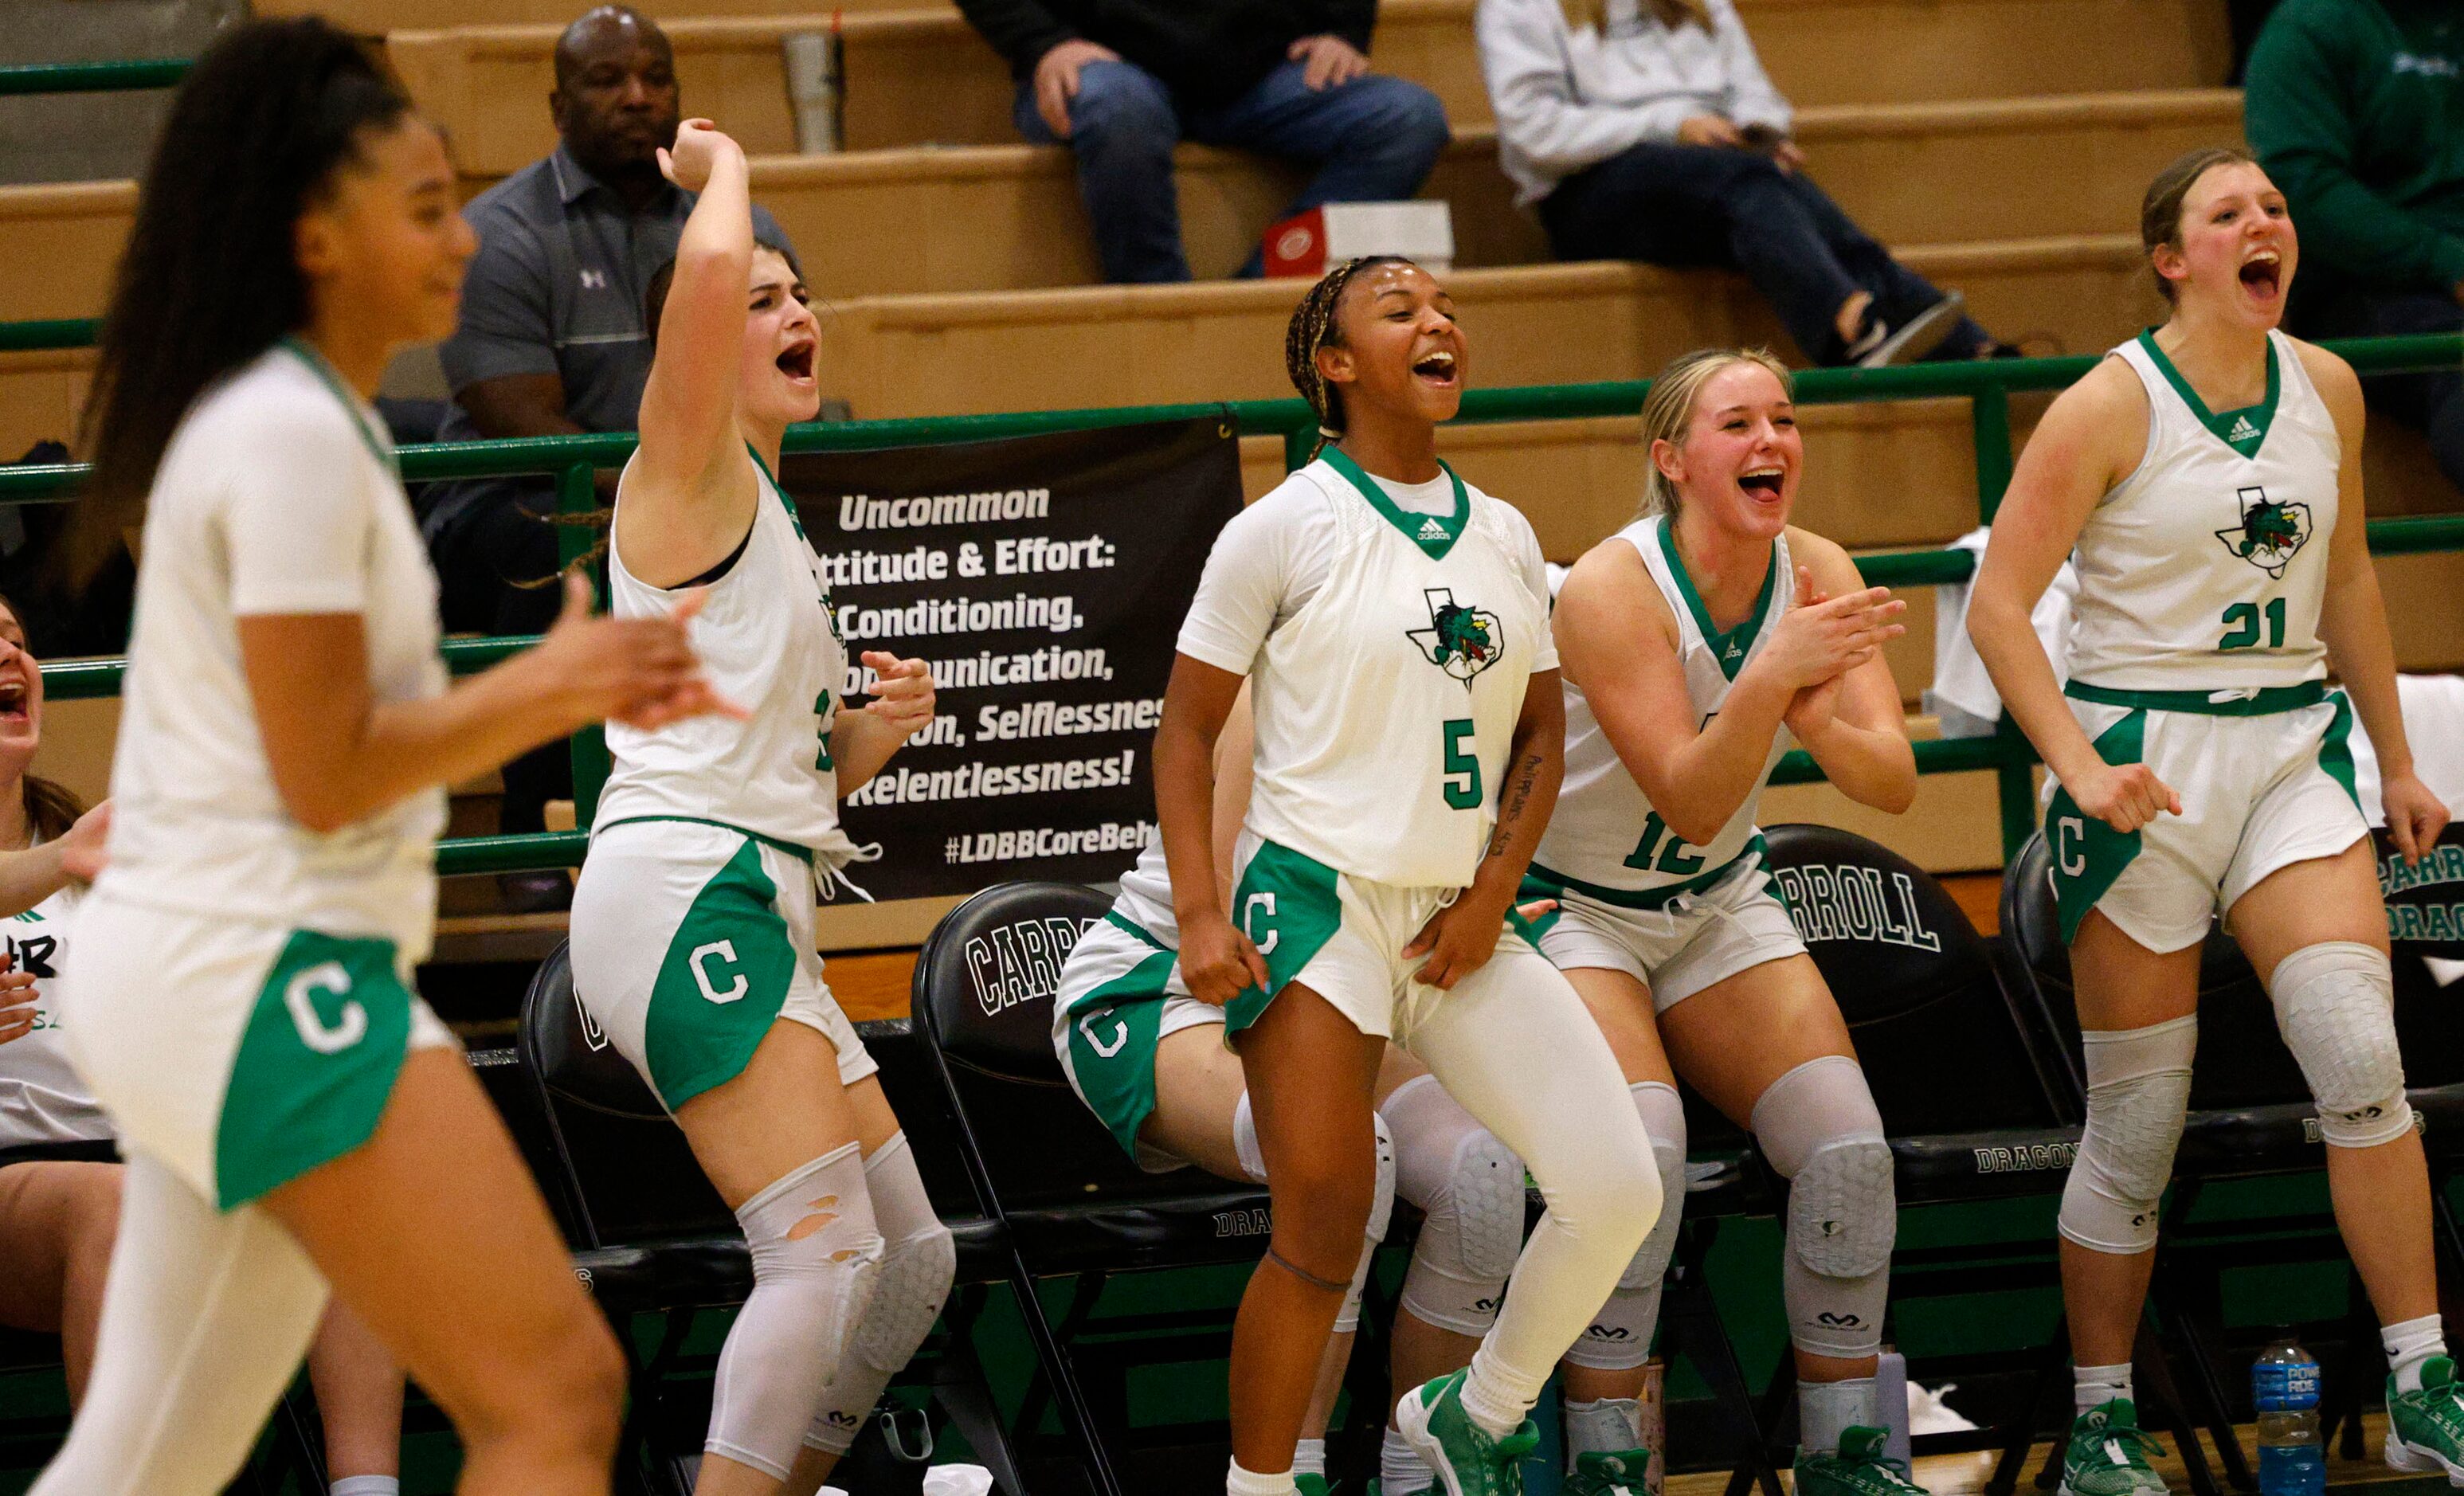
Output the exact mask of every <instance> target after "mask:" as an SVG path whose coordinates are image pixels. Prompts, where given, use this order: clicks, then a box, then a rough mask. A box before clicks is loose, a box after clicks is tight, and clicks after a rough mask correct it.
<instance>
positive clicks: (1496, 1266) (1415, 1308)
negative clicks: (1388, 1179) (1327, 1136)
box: [1379, 1075, 1524, 1335]
mask: <svg viewBox="0 0 2464 1496" xmlns="http://www.w3.org/2000/svg"><path fill="white" fill-rule="evenodd" d="M1379 1110H1380V1112H1381V1114H1382V1115H1384V1117H1385V1118H1386V1124H1387V1126H1388V1127H1389V1128H1390V1129H1391V1130H1392V1132H1393V1134H1394V1139H1395V1163H1396V1174H1395V1192H1396V1193H1397V1195H1399V1196H1401V1197H1402V1198H1403V1199H1408V1200H1410V1201H1411V1202H1412V1203H1413V1204H1415V1205H1417V1206H1419V1208H1420V1211H1421V1215H1422V1220H1421V1222H1420V1236H1419V1242H1418V1243H1415V1244H1414V1246H1413V1248H1412V1265H1411V1267H1410V1269H1409V1270H1408V1271H1407V1272H1406V1273H1405V1274H1404V1277H1403V1292H1402V1298H1401V1303H1402V1306H1403V1308H1404V1309H1408V1310H1409V1311H1410V1312H1411V1313H1412V1315H1413V1317H1415V1318H1417V1319H1419V1320H1421V1321H1422V1322H1424V1323H1426V1324H1430V1325H1434V1326H1436V1327H1438V1328H1439V1329H1441V1330H1448V1331H1454V1332H1455V1333H1457V1334H1463V1335H1482V1334H1486V1333H1487V1332H1488V1327H1489V1326H1490V1325H1491V1324H1493V1323H1495V1322H1496V1319H1497V1309H1498V1305H1499V1304H1500V1302H1501V1301H1502V1300H1503V1299H1504V1297H1505V1291H1506V1279H1507V1274H1509V1273H1511V1272H1513V1270H1514V1261H1515V1259H1516V1258H1517V1257H1519V1256H1520V1255H1522V1251H1523V1218H1524V1192H1523V1160H1522V1159H1521V1158H1518V1157H1516V1156H1515V1155H1514V1152H1513V1150H1511V1149H1509V1148H1507V1146H1506V1145H1505V1144H1504V1143H1502V1142H1499V1141H1498V1140H1497V1137H1496V1135H1495V1134H1494V1133H1490V1132H1489V1131H1488V1130H1487V1129H1486V1128H1484V1127H1482V1126H1481V1125H1480V1124H1479V1123H1478V1122H1476V1121H1474V1120H1473V1119H1472V1116H1471V1113H1469V1112H1467V1111H1463V1108H1462V1107H1461V1106H1460V1105H1458V1104H1457V1103H1456V1102H1455V1099H1454V1098H1453V1097H1452V1096H1449V1095H1447V1094H1446V1091H1445V1088H1443V1087H1441V1086H1440V1085H1439V1084H1438V1082H1437V1079H1436V1077H1434V1076H1427V1075H1423V1076H1419V1077H1418V1078H1416V1079H1414V1080H1410V1081H1406V1082H1405V1083H1404V1084H1403V1085H1401V1086H1399V1087H1397V1089H1396V1090H1395V1093H1394V1094H1393V1095H1391V1096H1389V1097H1387V1098H1386V1105H1385V1106H1384V1107H1382V1108H1380V1109H1379Z"/></svg>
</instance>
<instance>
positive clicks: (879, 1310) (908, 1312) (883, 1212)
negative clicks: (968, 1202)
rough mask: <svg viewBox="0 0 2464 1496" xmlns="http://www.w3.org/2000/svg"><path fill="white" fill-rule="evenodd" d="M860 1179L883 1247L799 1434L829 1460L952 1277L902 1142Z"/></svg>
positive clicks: (882, 1152) (917, 1341) (879, 1151)
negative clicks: (856, 1316)
mask: <svg viewBox="0 0 2464 1496" xmlns="http://www.w3.org/2000/svg"><path fill="white" fill-rule="evenodd" d="M864 1173H865V1186H866V1188H867V1190H868V1191H869V1194H870V1197H871V1199H872V1213H873V1221H874V1224H875V1225H876V1227H877V1228H878V1229H879V1230H880V1232H881V1234H882V1235H883V1236H884V1237H886V1238H888V1239H889V1244H888V1245H887V1246H886V1247H884V1248H883V1251H882V1257H881V1266H880V1268H879V1269H878V1270H877V1271H876V1272H875V1273H874V1275H873V1283H872V1298H871V1302H870V1303H869V1305H868V1306H867V1307H866V1309H865V1313H864V1317H863V1318H862V1319H861V1320H859V1321H857V1323H856V1328H855V1333H854V1335H853V1336H851V1337H850V1340H849V1343H848V1347H847V1350H846V1351H844V1352H842V1353H840V1355H839V1358H838V1362H837V1364H836V1365H835V1366H833V1367H832V1368H831V1370H830V1372H829V1375H827V1377H826V1378H825V1381H824V1383H823V1388H822V1402H821V1408H820V1410H819V1411H818V1412H816V1413H815V1414H814V1416H813V1421H812V1424H811V1426H810V1427H809V1428H807V1429H806V1430H805V1432H804V1442H805V1443H806V1444H807V1445H809V1446H811V1447H813V1448H815V1449H826V1450H828V1451H830V1452H831V1453H832V1454H845V1453H847V1448H848V1446H849V1445H850V1444H852V1443H853V1442H854V1441H855V1436H856V1435H857V1434H858V1433H859V1432H860V1431H862V1429H863V1427H864V1420H865V1417H866V1415H867V1414H869V1413H870V1412H871V1411H872V1407H873V1404H875V1403H876V1402H879V1401H880V1400H881V1395H882V1392H883V1391H884V1390H885V1389H887V1388H888V1387H889V1385H890V1379H891V1377H892V1376H894V1375H897V1374H898V1370H899V1368H901V1367H903V1366H905V1365H906V1364H907V1363H908V1361H909V1360H911V1359H913V1356H914V1354H915V1348H916V1347H918V1346H920V1345H922V1344H923V1343H924V1337H925V1336H926V1335H929V1334H931V1333H932V1332H933V1325H934V1322H935V1320H937V1319H939V1318H940V1317H941V1306H942V1305H943V1304H944V1303H946V1302H947V1301H948V1300H949V1297H950V1285H951V1283H952V1282H953V1281H955V1280H956V1279H957V1272H958V1248H957V1243H956V1242H955V1241H954V1240H953V1239H952V1238H951V1236H950V1228H949V1227H947V1226H945V1225H943V1224H942V1223H941V1220H940V1218H939V1217H938V1216H936V1215H935V1214H934V1211H933V1201H932V1199H930V1198H929V1197H928V1196H926V1194H925V1193H924V1179H923V1177H922V1176H921V1175H919V1174H918V1173H917V1172H916V1169H915V1155H914V1154H913V1152H912V1151H910V1150H909V1148H908V1146H907V1134H906V1133H896V1134H893V1135H892V1136H891V1139H890V1141H889V1142H887V1143H884V1144H882V1145H881V1146H880V1147H879V1148H876V1149H874V1150H873V1152H872V1156H871V1157H869V1158H868V1159H866V1160H865V1161H864Z"/></svg>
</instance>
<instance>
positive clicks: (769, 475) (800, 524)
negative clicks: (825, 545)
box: [744, 442, 812, 545]
mask: <svg viewBox="0 0 2464 1496" xmlns="http://www.w3.org/2000/svg"><path fill="white" fill-rule="evenodd" d="M744 454H745V455H746V456H748V457H750V458H752V459H753V466H754V467H756V468H758V469H759V470H760V472H761V476H762V478H763V479H764V480H765V481H766V482H768V483H769V485H770V495H771V496H772V497H774V498H776V499H777V500H779V507H780V508H781V509H784V510H785V511H787V522H788V523H789V524H791V525H794V526H795V527H796V539H799V540H803V539H804V517H803V516H802V515H800V514H798V513H796V501H795V500H794V499H792V498H789V497H788V496H787V485H785V484H784V483H781V482H780V481H779V474H777V473H773V472H771V471H770V464H768V463H766V462H763V461H762V460H761V454H760V453H759V452H758V451H754V450H753V444H752V443H751V442H746V443H745V444H744ZM805 543H806V544H808V545H809V544H811V543H812V542H811V541H809V540H806V541H805Z"/></svg>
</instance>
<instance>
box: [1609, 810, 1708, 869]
mask: <svg viewBox="0 0 2464 1496" xmlns="http://www.w3.org/2000/svg"><path fill="white" fill-rule="evenodd" d="M1663 840H1665V841H1666V842H1667V843H1668V845H1667V846H1666V847H1661V845H1660V844H1661V841H1663ZM1654 851H1658V852H1659V853H1660V862H1659V864H1658V865H1657V866H1655V865H1654V864H1653V863H1652V860H1651V854H1652V853H1653V852H1654ZM1701 854H1702V849H1701V848H1700V847H1696V846H1695V845H1694V844H1693V843H1691V842H1688V841H1684V840H1683V839H1681V838H1678V837H1674V836H1670V835H1669V834H1668V823H1667V822H1665V821H1662V820H1661V819H1660V812H1659V811H1657V810H1655V811H1653V812H1652V813H1651V814H1650V815H1648V816H1645V817H1643V821H1642V840H1641V841H1639V842H1637V843H1635V844H1634V855H1633V856H1631V857H1629V858H1627V859H1626V860H1625V865H1626V866H1627V867H1629V868H1633V869H1638V870H1639V871H1642V872H1675V873H1687V872H1700V871H1702V870H1703V858H1702V855H1701Z"/></svg>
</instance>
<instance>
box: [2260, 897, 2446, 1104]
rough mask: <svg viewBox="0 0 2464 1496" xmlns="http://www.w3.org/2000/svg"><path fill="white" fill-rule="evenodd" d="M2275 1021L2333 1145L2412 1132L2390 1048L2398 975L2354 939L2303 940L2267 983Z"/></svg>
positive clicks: (2400, 1064)
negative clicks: (2304, 941)
mask: <svg viewBox="0 0 2464 1496" xmlns="http://www.w3.org/2000/svg"><path fill="white" fill-rule="evenodd" d="M2268 996H2269V997H2270V998H2271V999H2273V1000H2274V1001H2275V1002H2276V1026H2277V1028H2278V1029H2279V1030H2281V1031H2282V1032H2283V1034H2284V1044H2285V1047H2287V1048H2289V1049H2291V1050H2292V1051H2293V1058H2294V1059H2295V1060H2297V1061H2299V1063H2300V1066H2301V1076H2302V1078H2303V1079H2304V1080H2307V1081H2308V1082H2309V1083H2310V1094H2311V1096H2312V1097H2313V1098H2314V1099H2315V1100H2317V1102H2318V1103H2319V1135H2320V1136H2321V1137H2323V1138H2325V1139H2326V1141H2327V1146H2328V1147H2330V1148H2375V1147H2377V1146H2378V1145H2379V1144H2381V1143H2386V1142H2391V1141H2393V1140H2394V1139H2396V1138H2399V1137H2402V1136H2403V1135H2404V1134H2405V1133H2408V1132H2409V1131H2411V1129H2412V1103H2410V1102H2409V1101H2407V1100H2406V1099H2405V1095H2404V1059H2403V1057H2402V1056H2401V1055H2399V1054H2397V1053H2396V1045H2395V973H2394V970H2393V968H2391V967H2390V966H2388V964H2387V957H2385V956H2382V955H2381V954H2379V952H2377V951H2376V950H2374V949H2372V948H2371V947H2369V946H2366V945H2364V944H2362V943H2361V942H2359V941H2357V940H2327V941H2322V942H2321V943H2320V944H2318V945H2305V946H2303V947H2302V948H2301V949H2299V950H2298V951H2296V952H2294V953H2293V954H2292V955H2291V956H2288V957H2285V958H2284V959H2283V960H2281V961H2278V962H2277V965H2276V973H2275V976H2274V977H2273V978H2272V979H2270V980H2269V982H2268Z"/></svg>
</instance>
